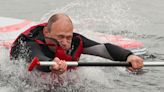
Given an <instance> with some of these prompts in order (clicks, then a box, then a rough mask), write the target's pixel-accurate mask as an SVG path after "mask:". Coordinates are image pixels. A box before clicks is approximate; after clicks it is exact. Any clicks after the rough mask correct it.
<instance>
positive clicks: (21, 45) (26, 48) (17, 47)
mask: <svg viewBox="0 0 164 92" xmlns="http://www.w3.org/2000/svg"><path fill="white" fill-rule="evenodd" d="M10 53H11V59H12V60H19V59H23V60H25V61H26V62H27V63H31V61H32V59H33V58H34V57H38V59H39V60H40V61H43V60H44V61H45V60H47V61H50V60H52V59H51V58H49V57H47V56H45V55H44V54H43V52H42V51H41V49H40V46H39V45H38V44H37V43H35V42H34V41H23V40H22V39H21V40H18V41H17V42H15V44H13V47H12V49H11V52H10ZM37 70H39V71H42V72H50V69H49V66H37Z"/></svg>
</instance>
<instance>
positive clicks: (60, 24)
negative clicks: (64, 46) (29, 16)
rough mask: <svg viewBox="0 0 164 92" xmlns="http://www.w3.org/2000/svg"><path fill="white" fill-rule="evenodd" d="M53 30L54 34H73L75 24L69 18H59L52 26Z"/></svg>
mask: <svg viewBox="0 0 164 92" xmlns="http://www.w3.org/2000/svg"><path fill="white" fill-rule="evenodd" d="M51 32H52V33H54V34H61V33H62V34H63V33H65V34H66V33H67V34H72V33H73V25H72V23H71V22H70V21H68V20H62V19H60V20H58V21H56V22H54V23H53V24H52V26H51Z"/></svg>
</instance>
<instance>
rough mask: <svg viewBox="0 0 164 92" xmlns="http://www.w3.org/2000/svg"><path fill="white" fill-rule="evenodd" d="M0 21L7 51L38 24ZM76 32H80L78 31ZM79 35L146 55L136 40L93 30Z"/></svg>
mask: <svg viewBox="0 0 164 92" xmlns="http://www.w3.org/2000/svg"><path fill="white" fill-rule="evenodd" d="M0 21H1V22H0V47H2V46H3V47H5V48H7V49H10V47H11V45H12V43H13V41H14V40H15V39H16V38H17V36H18V35H19V34H20V33H22V32H24V31H25V30H26V29H28V28H29V27H31V26H33V25H36V24H37V22H34V21H30V20H26V19H16V18H8V17H0ZM74 31H75V32H78V31H77V30H74ZM78 33H80V34H82V35H84V36H86V37H87V38H89V39H91V40H94V41H97V42H100V43H112V44H115V45H117V46H120V47H123V48H125V49H129V50H131V51H132V52H133V53H134V54H136V55H143V54H145V53H146V48H144V44H143V43H142V42H139V41H137V40H134V39H129V38H126V37H123V36H120V35H109V34H104V33H100V32H93V31H91V30H88V31H85V32H78ZM0 53H2V52H0Z"/></svg>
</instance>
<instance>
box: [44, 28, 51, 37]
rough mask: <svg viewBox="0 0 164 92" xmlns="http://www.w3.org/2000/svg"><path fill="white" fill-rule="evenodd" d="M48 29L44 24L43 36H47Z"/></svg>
mask: <svg viewBox="0 0 164 92" xmlns="http://www.w3.org/2000/svg"><path fill="white" fill-rule="evenodd" d="M49 33H50V32H49V31H48V28H47V26H45V27H44V28H43V35H44V36H45V37H48V36H49Z"/></svg>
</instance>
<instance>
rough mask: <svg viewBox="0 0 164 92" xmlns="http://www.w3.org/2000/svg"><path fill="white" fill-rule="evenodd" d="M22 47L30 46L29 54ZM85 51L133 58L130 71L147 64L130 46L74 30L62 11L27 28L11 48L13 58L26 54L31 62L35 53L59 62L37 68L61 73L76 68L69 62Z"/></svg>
mask: <svg viewBox="0 0 164 92" xmlns="http://www.w3.org/2000/svg"><path fill="white" fill-rule="evenodd" d="M93 35H94V34H93ZM22 47H23V49H28V50H29V52H28V55H24V53H25V52H24V51H22ZM28 50H27V51H28ZM81 54H89V55H94V56H100V57H103V58H107V59H111V60H113V61H123V62H125V61H127V62H130V63H131V65H132V67H128V69H129V70H130V71H135V70H138V69H141V68H142V67H143V59H142V58H140V57H138V56H136V55H134V54H133V53H132V52H131V51H129V50H126V49H123V48H121V47H118V46H115V45H113V44H110V43H98V42H95V41H92V40H90V39H88V38H86V37H84V36H82V35H81V34H78V33H74V32H73V24H72V21H71V19H70V18H69V16H67V15H65V14H62V13H60V14H55V15H53V16H51V17H50V19H49V20H48V23H43V24H39V25H36V26H33V27H31V28H29V29H28V30H26V31H25V32H23V33H22V34H21V35H20V36H19V37H18V38H17V39H16V41H15V42H14V43H13V46H12V49H11V58H12V59H18V58H26V61H28V62H30V61H31V60H32V59H33V58H34V57H38V59H39V60H40V61H50V62H51V61H54V62H57V64H56V65H52V66H38V67H37V69H38V70H39V71H42V72H53V73H56V74H59V75H60V74H63V73H64V72H65V71H67V69H72V68H74V67H67V65H66V63H65V62H67V61H73V60H74V61H78V59H79V58H80V55H81Z"/></svg>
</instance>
